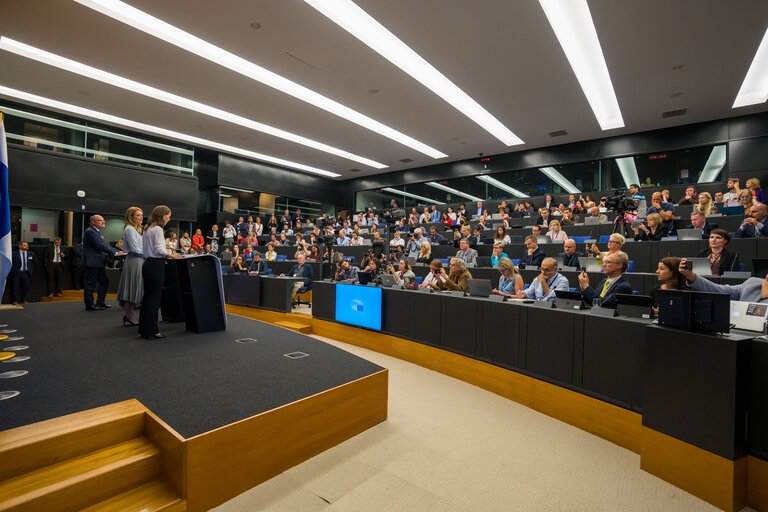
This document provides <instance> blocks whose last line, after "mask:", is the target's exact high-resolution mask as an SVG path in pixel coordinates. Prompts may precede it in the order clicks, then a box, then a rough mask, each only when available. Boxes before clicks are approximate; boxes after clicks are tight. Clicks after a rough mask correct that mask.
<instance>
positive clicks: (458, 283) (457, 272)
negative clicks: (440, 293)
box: [437, 258, 472, 292]
mask: <svg viewBox="0 0 768 512" xmlns="http://www.w3.org/2000/svg"><path fill="white" fill-rule="evenodd" d="M449 270H450V273H448V274H446V273H445V269H444V268H442V266H441V267H440V273H439V274H438V275H437V288H438V289H439V290H452V291H462V292H466V291H467V290H469V281H470V279H472V274H470V273H469V270H467V266H466V264H465V263H464V260H462V259H461V258H451V265H450V268H449Z"/></svg>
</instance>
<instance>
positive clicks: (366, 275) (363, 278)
mask: <svg viewBox="0 0 768 512" xmlns="http://www.w3.org/2000/svg"><path fill="white" fill-rule="evenodd" d="M371 279H373V274H372V273H370V272H358V273H357V282H358V283H360V284H364V285H365V284H368V283H370V282H371Z"/></svg>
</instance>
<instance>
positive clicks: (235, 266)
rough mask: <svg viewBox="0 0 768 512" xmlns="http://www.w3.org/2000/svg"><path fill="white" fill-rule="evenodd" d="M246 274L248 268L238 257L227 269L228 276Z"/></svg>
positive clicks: (240, 257)
mask: <svg viewBox="0 0 768 512" xmlns="http://www.w3.org/2000/svg"><path fill="white" fill-rule="evenodd" d="M246 272H248V267H247V266H245V263H244V262H243V257H242V256H238V257H237V258H235V259H233V260H232V265H230V266H229V268H228V269H227V273H228V274H240V273H246Z"/></svg>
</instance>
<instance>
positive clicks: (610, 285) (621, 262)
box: [579, 251, 633, 309]
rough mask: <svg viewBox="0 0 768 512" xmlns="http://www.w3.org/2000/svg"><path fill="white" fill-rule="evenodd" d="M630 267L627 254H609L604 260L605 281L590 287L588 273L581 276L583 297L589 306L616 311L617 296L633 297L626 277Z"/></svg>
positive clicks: (618, 252)
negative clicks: (626, 295) (625, 273)
mask: <svg viewBox="0 0 768 512" xmlns="http://www.w3.org/2000/svg"><path fill="white" fill-rule="evenodd" d="M628 265H629V257H628V256H627V253H625V252H622V251H616V252H609V253H608V255H607V256H605V258H603V274H605V279H603V280H602V281H600V284H598V285H597V287H596V288H592V287H591V286H589V276H588V275H587V273H586V272H582V273H581V274H579V288H580V289H581V296H582V297H583V298H584V300H585V301H586V302H587V303H588V304H592V305H593V306H600V307H604V308H611V309H616V294H619V293H623V294H628V295H632V293H633V292H632V286H631V285H630V284H629V281H627V278H625V277H624V272H626V271H627V266H628Z"/></svg>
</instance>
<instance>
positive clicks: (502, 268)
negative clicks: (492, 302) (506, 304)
mask: <svg viewBox="0 0 768 512" xmlns="http://www.w3.org/2000/svg"><path fill="white" fill-rule="evenodd" d="M496 268H498V269H499V272H500V273H501V276H500V277H499V287H498V288H494V289H493V290H492V291H491V293H492V294H494V295H501V296H503V297H516V296H517V294H518V292H521V291H523V289H524V288H525V283H524V282H523V276H521V275H520V272H518V271H517V268H516V267H515V264H514V263H512V260H510V259H509V258H501V259H500V260H499V264H498V265H497V266H496Z"/></svg>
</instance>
